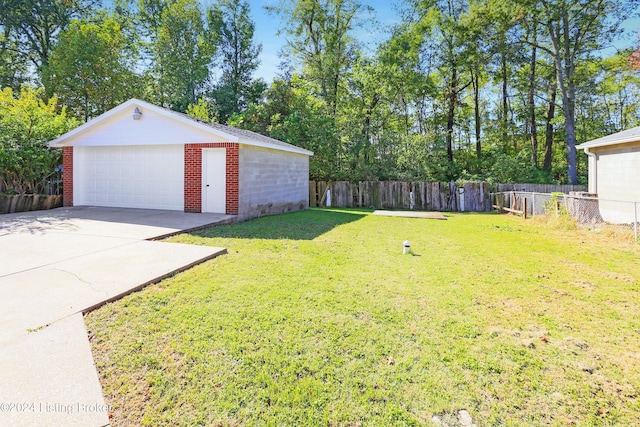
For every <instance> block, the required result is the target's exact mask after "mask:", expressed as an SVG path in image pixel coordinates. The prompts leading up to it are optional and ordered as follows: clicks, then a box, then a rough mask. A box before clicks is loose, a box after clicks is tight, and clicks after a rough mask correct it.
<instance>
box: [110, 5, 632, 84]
mask: <svg viewBox="0 0 640 427" xmlns="http://www.w3.org/2000/svg"><path fill="white" fill-rule="evenodd" d="M279 1H280V0H248V2H249V6H250V8H251V17H252V19H253V20H254V22H255V25H256V28H255V40H256V42H258V43H261V44H262V53H261V54H260V68H259V69H258V70H257V73H256V77H262V78H263V79H265V80H266V81H267V83H271V81H272V80H273V78H274V77H275V76H276V75H277V74H279V70H278V65H279V64H280V62H281V61H282V59H281V58H280V57H279V54H280V52H281V51H282V48H283V47H284V46H285V44H286V36H285V35H284V34H283V35H277V31H278V29H280V28H282V27H284V22H283V21H282V18H281V17H279V16H273V15H270V14H268V13H267V11H266V10H265V6H275V5H277V4H278V3H279ZM111 2H112V0H103V4H109V3H111ZM361 2H362V3H363V4H365V5H368V6H371V7H372V8H373V12H372V14H371V16H370V18H373V20H374V22H376V24H369V25H367V26H366V27H365V28H362V29H360V30H359V31H358V32H357V33H355V36H356V37H357V38H358V39H359V40H360V41H361V43H363V45H364V47H365V49H367V48H368V49H370V50H371V52H373V51H374V49H375V47H376V46H377V44H378V43H380V42H381V41H383V40H385V39H387V38H388V37H389V34H390V30H391V28H392V27H393V26H394V25H395V24H397V23H399V22H400V13H399V9H400V7H401V5H402V4H403V0H361ZM215 3H216V0H200V4H202V5H203V6H204V7H205V8H207V7H209V6H210V5H212V4H215ZM624 26H625V29H626V31H625V35H623V37H622V39H620V40H618V41H617V42H616V43H615V44H614V46H615V47H614V48H610V49H606V50H605V51H604V52H603V55H611V54H613V53H614V49H615V48H618V49H623V48H627V47H629V46H632V45H634V44H636V43H637V42H638V31H639V29H640V19H639V18H638V13H637V12H636V13H635V14H634V16H632V17H630V18H629V19H627V21H626V22H625V25H624Z"/></svg>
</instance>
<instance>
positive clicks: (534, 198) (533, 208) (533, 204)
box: [531, 193, 536, 218]
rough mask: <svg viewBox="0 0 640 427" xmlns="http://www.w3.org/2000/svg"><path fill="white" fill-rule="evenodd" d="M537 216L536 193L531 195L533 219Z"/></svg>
mask: <svg viewBox="0 0 640 427" xmlns="http://www.w3.org/2000/svg"><path fill="white" fill-rule="evenodd" d="M535 216H536V193H531V218H534V217H535Z"/></svg>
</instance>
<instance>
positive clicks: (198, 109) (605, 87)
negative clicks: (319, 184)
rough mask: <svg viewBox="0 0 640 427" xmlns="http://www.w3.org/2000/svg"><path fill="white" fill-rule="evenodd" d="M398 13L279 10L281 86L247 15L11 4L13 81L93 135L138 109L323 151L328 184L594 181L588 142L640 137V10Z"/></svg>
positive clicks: (5, 31) (420, 0)
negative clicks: (386, 20) (639, 41)
mask: <svg viewBox="0 0 640 427" xmlns="http://www.w3.org/2000/svg"><path fill="white" fill-rule="evenodd" d="M397 6H398V7H399V8H400V16H401V20H400V22H398V24H397V25H395V26H393V27H392V28H383V27H382V26H381V25H380V24H379V23H378V22H377V21H376V17H375V14H374V11H373V9H372V8H370V7H369V6H367V5H366V3H365V2H361V1H358V0H295V1H282V2H280V3H279V4H277V5H275V6H271V7H269V8H268V11H269V13H270V14H271V15H272V16H273V22H274V23H275V24H274V28H273V31H274V33H275V32H276V31H279V32H280V33H281V34H284V35H285V36H286V40H287V43H286V46H285V47H284V48H283V52H282V54H281V57H282V63H281V65H280V73H279V75H278V76H277V77H276V78H274V79H273V81H271V82H265V81H264V80H263V79H260V78H255V73H256V70H257V68H258V66H259V64H260V62H259V57H260V52H261V44H260V41H259V40H256V38H255V34H254V32H255V23H254V22H253V21H252V20H251V17H250V12H251V11H250V5H249V3H248V2H247V1H246V0H241V1H233V0H217V1H216V2H214V3H212V4H211V5H209V6H207V7H204V6H203V5H202V4H201V3H199V2H198V1H197V0H137V1H125V0H114V2H113V3H112V4H110V5H109V7H108V8H104V7H102V4H101V2H100V1H99V0H50V1H47V2H32V1H30V0H0V27H1V29H2V31H1V32H0V57H2V59H1V61H0V84H1V85H2V87H7V88H11V89H13V92H12V93H15V94H16V97H18V96H19V95H18V94H19V93H20V92H21V91H22V90H25V89H21V88H24V87H25V86H24V85H25V84H27V85H31V86H34V85H40V86H42V88H43V89H41V90H40V91H36V92H33V90H31V92H28V93H27V95H28V96H30V97H33V96H34V93H36V94H38V95H39V96H41V97H42V100H43V103H44V104H42V105H46V106H50V100H51V99H55V100H57V103H58V105H59V106H60V107H59V108H58V111H59V112H60V113H61V114H65V117H67V116H69V117H68V118H69V119H77V120H79V121H86V120H88V119H90V118H92V117H96V116H97V115H99V114H101V113H103V112H104V111H106V110H108V109H110V108H113V107H114V106H116V105H118V104H119V103H121V102H123V101H125V100H127V99H129V98H132V97H139V98H142V99H145V100H148V101H150V102H153V103H156V104H159V105H162V106H165V107H167V108H171V109H173V110H176V111H181V112H185V113H187V114H190V115H192V116H194V117H197V118H199V119H203V120H212V121H217V122H220V123H223V124H229V125H231V126H236V127H241V128H245V129H249V130H253V131H255V132H259V133H262V134H265V135H268V136H271V137H274V138H277V139H280V140H282V141H285V142H288V143H291V144H294V145H298V146H301V147H304V148H306V149H309V150H312V151H314V153H315V155H314V157H313V158H312V160H311V165H310V173H311V178H313V179H319V180H331V179H333V180H354V181H355V180H391V179H398V180H434V181H451V180H486V181H493V182H498V181H501V182H539V183H547V182H548V183H553V182H558V183H561V182H568V183H572V184H577V183H579V182H580V183H584V182H585V181H586V159H585V157H584V156H583V155H582V154H581V153H577V152H576V148H575V147H576V145H577V144H579V143H581V142H584V141H587V140H590V139H593V138H597V137H600V136H603V135H606V134H609V133H612V132H616V131H620V130H623V129H625V128H629V127H632V126H637V125H638V124H640V123H639V120H640V116H639V113H638V112H639V111H640V109H639V107H640V76H639V75H638V66H637V62H638V61H637V57H638V54H637V53H634V52H633V49H632V46H631V44H629V46H628V48H627V49H626V50H620V49H615V48H614V47H612V46H613V42H614V41H615V40H618V39H619V38H620V37H621V35H623V27H622V23H623V21H624V19H625V18H627V17H629V16H632V15H633V14H636V13H637V11H636V6H635V3H634V1H633V0H595V1H594V0H404V1H403V2H401V3H398V5H397ZM278 23H279V24H278ZM372 31H375V32H378V33H383V34H384V37H383V41H382V42H380V43H378V45H377V46H376V47H375V48H373V49H371V48H370V47H368V46H367V45H366V44H365V43H364V42H365V41H366V40H365V39H366V36H363V34H367V32H369V33H371V32H372ZM61 106H64V107H65V109H61ZM0 108H4V107H0ZM47 108H50V107H47ZM5 117H8V114H5V113H3V112H2V111H0V126H2V123H3V122H6V120H5V119H4V118H5ZM7 126H9V125H8V124H7ZM67 127H68V126H67ZM59 129H62V128H59ZM6 139H7V138H6V137H5V138H3V139H0V140H6ZM3 144H4V145H3V146H4V151H5V152H7V149H6V147H8V146H9V145H10V144H9V143H8V142H6V141H4V142H3ZM14 145H15V143H14ZM0 149H3V148H0Z"/></svg>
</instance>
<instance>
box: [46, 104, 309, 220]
mask: <svg viewBox="0 0 640 427" xmlns="http://www.w3.org/2000/svg"><path fill="white" fill-rule="evenodd" d="M49 145H50V146H51V147H60V148H62V150H63V165H64V178H63V179H64V196H63V197H64V205H65V206H79V205H89V206H112V207H124V208H145V209H166V210H179V211H184V212H215V213H226V214H229V215H237V216H238V219H239V220H243V219H248V218H252V217H256V216H262V215H269V214H278V213H283V212H290V211H296V210H300V209H306V208H308V206H309V157H310V156H312V155H313V153H312V152H311V151H307V150H304V149H302V148H299V147H296V146H293V145H290V144H286V143H284V142H282V141H278V140H276V139H273V138H269V137H266V136H263V135H259V134H257V133H254V132H250V131H246V130H241V129H236V128H232V127H229V126H223V125H219V124H216V123H208V122H203V121H200V120H197V119H194V118H192V117H189V116H187V115H185V114H182V113H177V112H175V111H171V110H167V109H165V108H162V107H158V106H156V105H153V104H150V103H147V102H144V101H140V100H137V99H131V100H129V101H127V102H125V103H124V104H121V105H119V106H118V107H116V108H114V109H112V110H110V111H107V112H106V113H104V114H102V115H101V116H99V117H96V118H95V119H93V120H90V121H88V122H87V123H85V124H84V125H82V126H80V127H78V128H76V129H74V130H72V131H71V132H68V133H66V134H64V135H62V136H61V137H59V138H58V139H56V140H54V141H52V142H50V143H49Z"/></svg>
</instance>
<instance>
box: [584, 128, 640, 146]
mask: <svg viewBox="0 0 640 427" xmlns="http://www.w3.org/2000/svg"><path fill="white" fill-rule="evenodd" d="M633 141H640V126H638V127H635V128H631V129H627V130H623V131H622V132H618V133H614V134H611V135H607V136H603V137H602V138H598V139H594V140H591V141H587V142H585V143H584V144H580V145H578V146H577V147H576V148H582V149H584V148H591V147H601V146H605V145H615V144H624V143H626V142H633Z"/></svg>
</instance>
